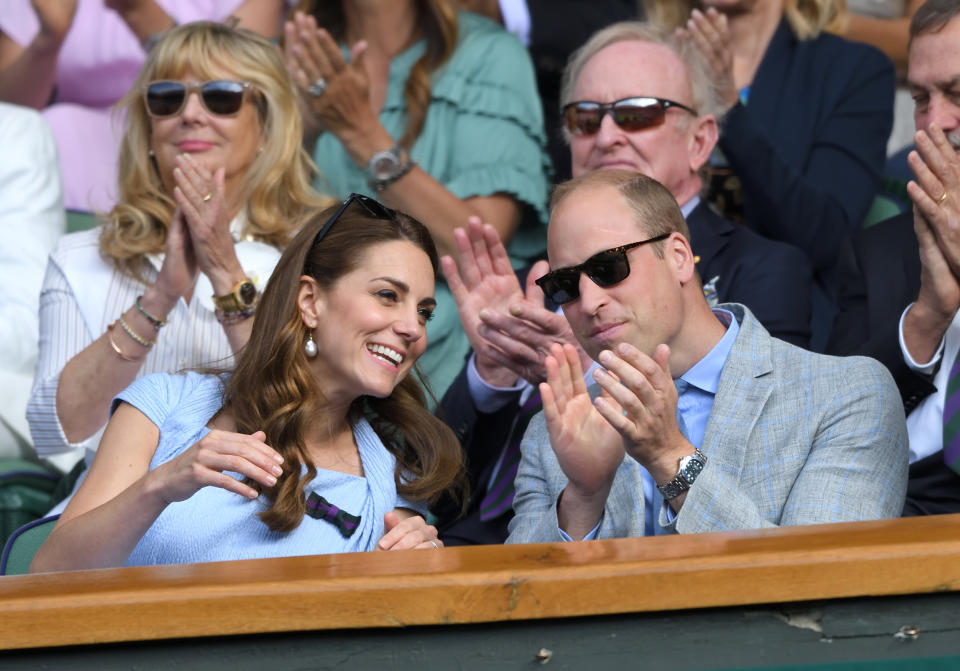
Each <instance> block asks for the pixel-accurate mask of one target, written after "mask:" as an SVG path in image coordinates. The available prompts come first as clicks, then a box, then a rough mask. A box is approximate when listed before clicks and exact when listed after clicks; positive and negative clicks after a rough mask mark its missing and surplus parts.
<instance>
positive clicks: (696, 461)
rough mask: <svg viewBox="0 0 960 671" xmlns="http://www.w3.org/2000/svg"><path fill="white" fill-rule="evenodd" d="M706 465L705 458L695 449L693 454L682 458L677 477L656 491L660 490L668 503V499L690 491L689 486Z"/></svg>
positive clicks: (658, 486) (659, 486) (658, 487)
mask: <svg viewBox="0 0 960 671" xmlns="http://www.w3.org/2000/svg"><path fill="white" fill-rule="evenodd" d="M706 464H707V458H706V456H704V454H703V452H701V451H700V450H697V449H695V450H694V451H693V454H688V455H687V456H685V457H682V458H681V459H680V465H679V468H678V469H677V477H675V478H674V479H673V480H671V481H670V482H667V483H665V484H662V485H657V489H659V490H660V494H661V495H662V496H663V498H664V500H665V501H669V500H670V499H675V498H677V497H678V496H680V495H681V494H682V493H683V492H685V491H687V490H688V489H690V485H692V484H693V483H694V481H696V479H697V476H698V475H700V471H702V470H703V467H704V466H705V465H706Z"/></svg>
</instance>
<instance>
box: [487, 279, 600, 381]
mask: <svg viewBox="0 0 960 671" xmlns="http://www.w3.org/2000/svg"><path fill="white" fill-rule="evenodd" d="M548 270H549V266H548V265H547V262H546V261H537V262H536V263H535V264H534V265H533V266H532V267H531V269H530V272H529V274H528V275H527V283H526V289H525V294H526V297H525V298H524V299H523V300H520V301H516V302H514V303H511V304H510V306H509V308H508V310H509V311H508V312H503V311H500V310H486V309H485V310H482V311H481V312H480V321H481V322H482V323H481V325H480V327H479V333H480V335H481V336H483V338H484V341H485V342H484V343H483V344H482V345H481V347H482V349H480V350H478V351H482V353H483V356H484V358H485V359H488V360H489V361H492V362H493V363H494V364H496V365H498V366H500V367H502V368H505V369H508V370H510V371H512V372H513V374H514V375H516V376H519V377H522V378H523V379H524V380H526V381H527V382H529V383H530V384H533V385H537V384H540V383H541V382H543V381H545V380H546V379H547V372H546V368H545V367H544V361H545V360H546V358H547V356H549V354H550V348H551V347H552V346H553V345H555V344H557V345H571V346H573V347H574V348H575V349H576V350H577V354H578V356H579V359H580V365H581V366H582V367H583V369H586V368H588V367H589V366H590V364H591V363H592V362H591V360H590V357H589V356H587V353H586V352H584V351H583V349H582V348H581V347H580V343H578V342H577V339H576V338H575V337H574V335H573V331H572V329H571V328H570V323H569V322H568V321H567V319H566V318H565V317H564V316H563V315H559V314H557V313H556V312H553V311H551V310H547V309H546V308H545V307H543V301H544V297H543V291H542V290H541V289H540V287H539V286H538V285H537V283H536V279H537V278H539V277H540V276H542V275H543V274H544V273H546V272H547V271H548ZM479 358H480V357H479V355H478V364H477V365H478V368H479Z"/></svg>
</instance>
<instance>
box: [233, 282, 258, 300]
mask: <svg viewBox="0 0 960 671" xmlns="http://www.w3.org/2000/svg"><path fill="white" fill-rule="evenodd" d="M237 293H238V294H239V295H240V300H241V301H243V304H244V305H251V304H252V303H253V301H254V299H256V297H257V288H256V287H255V286H254V285H253V282H244V283H243V284H241V285H240V288H239V289H238V290H237Z"/></svg>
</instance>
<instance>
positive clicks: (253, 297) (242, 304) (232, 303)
mask: <svg viewBox="0 0 960 671" xmlns="http://www.w3.org/2000/svg"><path fill="white" fill-rule="evenodd" d="M259 293H260V292H259V291H257V287H256V285H254V283H253V280H251V279H250V278H249V277H245V278H243V279H242V280H240V281H239V282H237V283H236V284H234V285H233V289H232V290H231V291H230V293H229V294H226V295H225V296H214V297H213V304H214V305H215V306H216V308H217V309H218V310H220V311H221V312H242V311H243V310H248V309H250V308H251V307H253V305H254V304H255V303H256V302H257V296H258V295H259Z"/></svg>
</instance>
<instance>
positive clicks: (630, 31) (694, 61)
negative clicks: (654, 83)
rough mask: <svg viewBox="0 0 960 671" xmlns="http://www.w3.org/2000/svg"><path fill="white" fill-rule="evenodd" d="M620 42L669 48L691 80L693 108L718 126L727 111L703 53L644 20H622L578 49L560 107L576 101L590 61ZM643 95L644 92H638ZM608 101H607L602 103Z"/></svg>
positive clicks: (565, 74) (567, 73)
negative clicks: (576, 88) (575, 90)
mask: <svg viewBox="0 0 960 671" xmlns="http://www.w3.org/2000/svg"><path fill="white" fill-rule="evenodd" d="M617 42H650V43H652V44H660V45H663V46H665V47H667V48H668V49H670V50H671V51H672V52H673V53H674V54H676V56H677V58H679V59H680V62H681V63H683V65H684V67H685V68H686V70H687V77H688V79H689V80H690V93H691V96H692V98H693V108H694V109H695V110H697V114H699V115H701V116H703V115H707V114H710V115H713V116H714V118H716V120H717V122H718V123H719V122H720V120H721V118H722V116H723V114H724V112H725V109H724V107H725V106H724V104H723V102H722V100H721V96H720V91H719V89H718V87H717V86H716V84H715V83H714V79H713V76H712V73H711V71H710V67H709V65H708V64H707V62H706V60H705V59H704V58H703V56H702V55H701V54H700V51H699V50H698V49H697V48H696V46H695V45H694V44H692V43H690V41H688V40H685V39H681V38H678V37H677V36H676V35H675V34H674V32H673V31H672V30H669V29H667V28H665V27H663V26H660V25H658V24H654V23H645V22H642V21H621V22H620V23H614V24H612V25H610V26H607V27H606V28H604V29H603V30H599V31H597V32H596V33H594V34H593V35H592V36H591V37H590V39H589V40H587V41H586V43H585V44H584V45H583V46H582V47H580V48H579V49H577V51H575V52H574V53H573V54H572V55H571V56H570V60H569V61H568V62H567V67H566V68H565V69H564V71H563V82H562V84H561V89H560V107H561V109H563V106H564V105H566V104H567V103H570V102H572V101H573V89H574V87H575V86H576V84H577V79H578V78H579V77H580V73H581V72H582V71H583V68H584V66H586V64H587V61H589V60H590V59H591V58H593V57H594V56H596V55H597V53H598V52H600V51H601V50H603V49H605V48H607V47H609V46H610V45H611V44H616V43H617ZM624 67H625V68H636V67H640V66H639V65H638V64H635V63H625V64H624ZM638 93H640V94H641V95H642V94H643V92H638ZM600 102H607V101H600ZM677 102H683V101H679V100H678V101H677Z"/></svg>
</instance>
